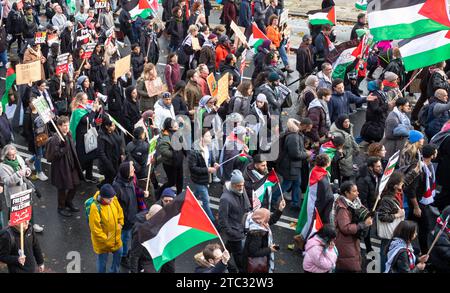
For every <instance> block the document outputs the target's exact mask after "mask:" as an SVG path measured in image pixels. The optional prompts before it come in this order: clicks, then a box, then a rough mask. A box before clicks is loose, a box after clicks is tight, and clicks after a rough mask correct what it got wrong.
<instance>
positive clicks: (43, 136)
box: [34, 132, 48, 148]
mask: <svg viewBox="0 0 450 293" xmlns="http://www.w3.org/2000/svg"><path fill="white" fill-rule="evenodd" d="M47 141H48V134H47V133H45V132H44V133H39V134H38V135H36V137H35V138H34V144H35V145H36V147H38V148H40V147H41V146H44V145H45V144H46V143H47Z"/></svg>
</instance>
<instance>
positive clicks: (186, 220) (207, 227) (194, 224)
mask: <svg viewBox="0 0 450 293" xmlns="http://www.w3.org/2000/svg"><path fill="white" fill-rule="evenodd" d="M178 225H180V226H187V227H191V228H194V229H197V230H201V231H204V232H207V233H211V234H214V235H217V236H218V234H217V231H216V228H215V227H214V225H213V224H212V223H211V221H210V220H209V218H208V216H207V215H206V213H205V212H204V211H203V209H202V208H201V206H200V204H199V203H198V201H197V199H196V198H195V197H194V195H193V194H192V191H191V189H190V188H187V189H186V195H185V198H184V203H183V206H182V207H181V215H180V220H179V221H178Z"/></svg>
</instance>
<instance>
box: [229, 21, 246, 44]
mask: <svg viewBox="0 0 450 293" xmlns="http://www.w3.org/2000/svg"><path fill="white" fill-rule="evenodd" d="M230 27H231V29H232V30H233V32H234V33H235V34H236V37H238V38H239V40H241V42H242V43H243V44H247V38H246V37H245V35H244V33H243V32H242V30H243V31H245V28H241V27H239V26H237V24H236V23H235V22H234V21H231V25H230Z"/></svg>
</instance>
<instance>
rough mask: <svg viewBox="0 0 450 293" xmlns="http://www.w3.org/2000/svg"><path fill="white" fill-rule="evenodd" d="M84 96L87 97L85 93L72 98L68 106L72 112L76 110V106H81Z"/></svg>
mask: <svg viewBox="0 0 450 293" xmlns="http://www.w3.org/2000/svg"><path fill="white" fill-rule="evenodd" d="M84 96H87V95H86V93H83V92H80V93H78V94H77V95H76V96H75V98H73V100H72V103H71V104H70V108H71V109H72V112H73V111H75V109H77V108H78V106H80V105H81V102H82V101H83V97H84Z"/></svg>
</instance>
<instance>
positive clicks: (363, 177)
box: [356, 166, 381, 210]
mask: <svg viewBox="0 0 450 293" xmlns="http://www.w3.org/2000/svg"><path fill="white" fill-rule="evenodd" d="M379 180H381V176H378V181H379ZM356 185H357V186H358V191H359V198H360V199H361V203H362V204H363V206H365V207H367V208H368V209H369V210H372V208H373V206H374V204H375V201H376V200H377V195H378V194H377V175H375V174H374V173H373V172H372V171H369V169H368V168H367V166H362V167H361V168H359V176H358V178H357V180H356Z"/></svg>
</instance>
